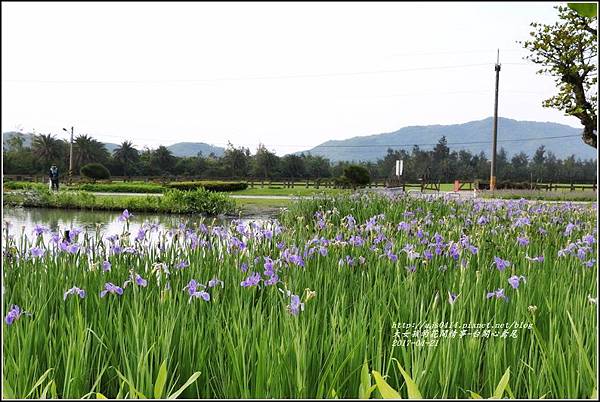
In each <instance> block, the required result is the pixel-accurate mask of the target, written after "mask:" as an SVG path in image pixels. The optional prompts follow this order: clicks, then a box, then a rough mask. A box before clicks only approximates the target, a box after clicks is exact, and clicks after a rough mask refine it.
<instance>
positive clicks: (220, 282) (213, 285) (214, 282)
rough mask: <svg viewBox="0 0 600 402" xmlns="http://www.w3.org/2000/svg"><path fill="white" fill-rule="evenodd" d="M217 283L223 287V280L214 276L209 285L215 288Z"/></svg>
mask: <svg viewBox="0 0 600 402" xmlns="http://www.w3.org/2000/svg"><path fill="white" fill-rule="evenodd" d="M217 285H221V287H223V281H222V280H219V279H217V278H213V279H211V280H210V281H208V287H209V288H214V287H215V286H217Z"/></svg>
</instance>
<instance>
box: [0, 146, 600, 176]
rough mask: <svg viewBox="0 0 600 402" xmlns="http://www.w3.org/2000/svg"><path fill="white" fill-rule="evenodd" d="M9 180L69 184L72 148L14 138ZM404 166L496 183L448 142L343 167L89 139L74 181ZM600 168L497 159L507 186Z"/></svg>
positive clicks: (261, 151)
mask: <svg viewBox="0 0 600 402" xmlns="http://www.w3.org/2000/svg"><path fill="white" fill-rule="evenodd" d="M3 157H4V161H3V171H4V174H12V175H14V174H24V175H35V174H46V173H47V171H48V169H49V167H50V165H52V164H56V165H57V166H58V167H59V169H60V171H61V172H62V173H61V174H62V175H63V176H64V175H66V174H67V173H68V169H69V143H68V142H67V141H65V140H61V139H57V138H56V137H55V136H53V135H51V134H47V135H35V136H34V137H33V140H32V143H31V146H25V145H24V141H23V138H21V137H19V136H13V137H12V138H11V139H9V140H8V142H7V144H6V145H5V146H4V148H3ZM396 160H403V161H404V162H403V163H404V169H403V179H404V180H405V181H406V182H411V183H414V182H417V181H418V180H419V179H421V178H426V179H427V180H431V181H438V180H439V181H440V182H442V183H444V182H452V181H454V180H456V179H458V180H463V181H470V180H476V179H479V180H488V179H489V175H490V163H489V160H488V158H487V157H486V155H485V153H484V152H480V153H479V154H473V153H471V152H470V151H468V150H458V151H456V150H453V151H450V149H449V147H448V145H447V141H446V138H445V137H442V138H441V139H440V140H439V141H438V143H437V145H436V146H435V147H434V148H433V149H432V150H424V149H421V148H419V147H418V146H414V147H413V148H412V150H410V152H409V151H407V150H393V149H388V150H387V153H386V154H385V156H384V157H383V158H381V159H379V160H377V161H376V162H358V163H356V162H336V163H332V162H331V161H330V160H329V159H327V158H324V157H322V156H316V155H311V154H299V155H295V154H290V155H285V156H282V157H280V156H277V155H276V154H275V153H274V152H272V151H270V150H268V149H267V148H266V147H265V146H264V145H259V147H258V148H257V149H256V151H255V152H254V154H252V153H251V152H250V150H249V149H248V148H246V147H235V146H234V145H233V144H231V143H229V144H228V146H227V148H226V150H225V152H224V154H223V155H222V156H216V155H214V154H212V153H211V154H210V155H202V154H199V155H197V156H193V157H177V156H174V155H173V154H172V153H171V151H170V150H169V149H168V148H166V147H165V146H159V147H158V148H156V149H148V148H145V149H143V150H141V151H140V150H137V149H136V148H135V147H134V146H133V144H132V143H131V142H130V141H124V142H123V143H121V144H120V145H119V147H118V148H116V149H115V150H114V151H113V152H112V154H111V153H110V152H109V151H108V150H107V149H106V147H105V145H104V144H103V143H102V142H100V141H98V140H96V139H94V138H92V137H90V136H88V135H79V136H77V137H76V138H75V139H74V142H73V174H74V175H78V174H79V171H80V169H81V167H82V166H84V165H86V164H88V163H100V164H102V165H104V166H105V167H106V168H107V169H108V170H109V171H110V173H111V175H113V176H190V177H197V178H206V179H215V178H219V179H223V178H231V179H248V178H254V179H266V180H277V179H282V178H285V179H297V180H301V179H319V178H334V177H340V176H342V175H343V172H344V169H345V168H347V167H348V166H350V165H354V164H356V165H360V166H363V167H365V168H366V169H367V170H368V171H369V174H370V177H371V179H372V180H375V179H385V178H391V177H392V176H393V175H394V174H395V165H396ZM596 165H597V161H596V160H593V159H587V160H582V159H580V158H576V157H575V155H571V156H570V157H568V158H565V159H560V158H558V157H557V156H556V155H555V154H554V153H552V152H551V151H547V150H546V149H545V147H544V145H540V147H539V148H538V149H537V151H536V152H535V154H534V155H533V156H531V157H530V156H529V155H527V154H525V153H523V152H520V153H517V154H515V155H513V156H512V157H509V155H508V153H507V152H506V150H505V149H504V148H501V149H500V151H499V152H498V155H497V157H496V169H497V172H496V176H497V179H498V180H499V181H502V180H505V181H513V182H528V181H541V182H554V183H559V182H565V183H570V182H574V183H592V182H595V181H596Z"/></svg>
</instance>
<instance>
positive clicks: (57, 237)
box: [50, 233, 60, 244]
mask: <svg viewBox="0 0 600 402" xmlns="http://www.w3.org/2000/svg"><path fill="white" fill-rule="evenodd" d="M50 241H51V242H52V243H56V244H58V243H60V235H59V234H58V233H52V235H51V236H50Z"/></svg>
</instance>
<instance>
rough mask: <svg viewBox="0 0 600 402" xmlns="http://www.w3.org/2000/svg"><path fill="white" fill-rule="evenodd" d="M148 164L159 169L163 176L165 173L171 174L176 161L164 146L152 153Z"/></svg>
mask: <svg viewBox="0 0 600 402" xmlns="http://www.w3.org/2000/svg"><path fill="white" fill-rule="evenodd" d="M150 162H151V163H152V164H154V166H156V167H157V168H158V169H160V171H161V174H163V175H164V173H165V172H167V173H171V171H172V170H173V167H175V162H176V160H175V157H174V156H173V154H172V153H171V151H170V150H169V149H168V148H167V147H165V146H164V145H161V146H159V147H158V148H157V149H156V150H154V152H152V157H151V158H150Z"/></svg>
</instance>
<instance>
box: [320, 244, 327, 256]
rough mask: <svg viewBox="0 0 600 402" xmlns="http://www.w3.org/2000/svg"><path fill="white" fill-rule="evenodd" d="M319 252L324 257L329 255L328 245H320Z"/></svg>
mask: <svg viewBox="0 0 600 402" xmlns="http://www.w3.org/2000/svg"><path fill="white" fill-rule="evenodd" d="M319 254H321V255H322V256H323V257H325V256H327V247H323V246H321V247H319Z"/></svg>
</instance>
